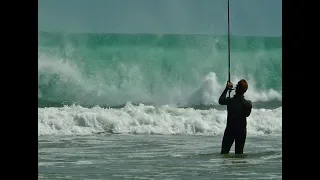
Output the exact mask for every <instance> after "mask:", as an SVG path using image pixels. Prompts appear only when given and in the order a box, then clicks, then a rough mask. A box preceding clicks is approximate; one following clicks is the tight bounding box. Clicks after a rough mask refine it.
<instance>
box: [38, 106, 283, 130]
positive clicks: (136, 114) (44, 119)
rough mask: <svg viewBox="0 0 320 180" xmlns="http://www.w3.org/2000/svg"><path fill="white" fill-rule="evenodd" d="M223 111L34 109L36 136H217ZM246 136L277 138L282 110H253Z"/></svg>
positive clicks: (223, 122) (224, 115)
mask: <svg viewBox="0 0 320 180" xmlns="http://www.w3.org/2000/svg"><path fill="white" fill-rule="evenodd" d="M226 118H227V116H226V111H219V110H216V109H210V110H195V109H192V108H189V109H182V108H175V107H170V106H162V107H159V108H156V107H153V106H146V105H139V106H133V105H132V104H131V103H128V104H127V105H126V106H125V107H124V108H121V109H104V108H100V107H94V108H91V109H89V108H84V107H81V106H75V105H73V106H65V107H62V108H53V107H50V108H38V134H39V136H41V135H90V134H93V133H97V132H112V133H122V134H127V133H130V134H170V135H174V134H182V135H184V134H185V135H209V136H211V135H221V134H222V133H223V131H224V128H225V126H226ZM247 128H248V136H250V135H281V133H282V108H281V107H280V108H278V109H274V110H267V109H253V110H252V114H251V115H250V117H249V118H248V126H247Z"/></svg>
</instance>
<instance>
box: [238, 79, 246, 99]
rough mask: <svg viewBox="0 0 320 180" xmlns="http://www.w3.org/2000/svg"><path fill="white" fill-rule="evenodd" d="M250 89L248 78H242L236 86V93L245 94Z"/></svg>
mask: <svg viewBox="0 0 320 180" xmlns="http://www.w3.org/2000/svg"><path fill="white" fill-rule="evenodd" d="M247 89H248V83H247V81H246V80H244V79H241V80H240V81H239V82H238V84H237V86H236V94H238V95H243V94H244V93H245V92H246V91H247Z"/></svg>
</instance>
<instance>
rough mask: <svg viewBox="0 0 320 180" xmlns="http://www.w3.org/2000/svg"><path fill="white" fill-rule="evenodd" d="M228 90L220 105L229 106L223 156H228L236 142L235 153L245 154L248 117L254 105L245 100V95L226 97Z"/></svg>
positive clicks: (221, 98)
mask: <svg viewBox="0 0 320 180" xmlns="http://www.w3.org/2000/svg"><path fill="white" fill-rule="evenodd" d="M227 92H228V88H227V87H226V89H225V90H224V91H223V93H222V94H221V96H220V98H219V104H220V105H227V110H228V117H227V126H226V129H225V131H224V135H223V140H222V147H221V154H228V153H229V151H230V148H231V146H232V144H233V141H235V153H236V154H243V148H244V144H245V141H246V136H247V117H248V116H249V115H250V113H251V109H252V104H251V102H250V101H249V100H246V99H244V96H243V95H237V94H236V95H235V96H233V97H232V98H229V97H226V95H227Z"/></svg>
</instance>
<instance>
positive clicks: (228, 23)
mask: <svg viewBox="0 0 320 180" xmlns="http://www.w3.org/2000/svg"><path fill="white" fill-rule="evenodd" d="M229 6H230V0H228V82H230V17H229V14H230V13H229V12H230V10H229V9H230V7H229ZM232 90H233V89H229V97H230V92H231V91H232Z"/></svg>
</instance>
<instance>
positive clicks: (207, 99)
mask: <svg viewBox="0 0 320 180" xmlns="http://www.w3.org/2000/svg"><path fill="white" fill-rule="evenodd" d="M239 80H240V78H239V77H237V76H235V77H232V78H231V82H233V84H234V87H235V86H236V83H237V82H238V81H239ZM246 81H247V82H248V84H249V88H248V91H247V92H246V93H245V98H247V99H249V100H251V101H252V102H267V101H273V100H278V101H281V100H282V95H281V92H278V91H275V90H274V89H268V90H257V88H256V87H255V81H254V80H253V79H246ZM225 85H226V83H224V84H222V83H219V81H218V78H217V76H216V74H215V73H214V72H210V73H209V74H208V75H207V76H205V77H204V80H203V82H202V84H201V87H200V88H199V89H198V90H197V91H196V92H195V93H193V94H192V95H191V96H190V98H189V99H188V102H187V103H184V104H188V105H190V104H192V105H193V104H205V105H208V104H213V105H217V104H218V100H219V97H220V95H221V93H222V91H223V90H224V88H225ZM230 95H231V96H233V95H234V91H232V92H231V94H230Z"/></svg>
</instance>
